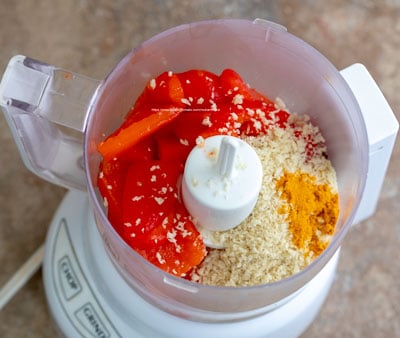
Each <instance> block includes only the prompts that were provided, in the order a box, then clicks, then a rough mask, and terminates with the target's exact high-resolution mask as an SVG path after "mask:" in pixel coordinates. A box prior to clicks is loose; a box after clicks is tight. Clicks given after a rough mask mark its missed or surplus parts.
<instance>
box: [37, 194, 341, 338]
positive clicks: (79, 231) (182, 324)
mask: <svg viewBox="0 0 400 338" xmlns="http://www.w3.org/2000/svg"><path fill="white" fill-rule="evenodd" d="M338 258H339V251H338V252H336V254H335V255H334V256H333V257H332V259H331V260H330V261H329V263H328V264H327V265H326V266H325V267H324V268H323V269H322V270H321V271H320V272H319V273H318V274H317V275H316V276H315V277H314V278H313V279H312V280H311V281H310V282H309V283H308V284H306V285H305V286H304V287H303V288H302V289H301V290H300V291H298V292H297V293H296V294H295V295H293V296H292V297H291V298H290V300H288V301H287V302H286V303H284V304H283V305H281V304H279V305H277V307H276V308H275V309H273V310H271V311H269V312H267V313H264V314H262V315H259V316H255V317H253V318H250V319H245V320H240V321H235V322H223V323H205V322H196V321H191V320H188V319H184V318H180V317H176V316H173V315H171V314H169V313H166V312H164V311H162V310H160V309H158V308H157V307H155V306H153V305H151V304H149V303H148V302H146V301H145V300H144V299H143V298H141V297H140V296H139V295H138V294H137V293H136V292H135V290H133V289H132V288H131V287H130V286H129V285H128V284H127V283H126V282H125V280H124V279H123V278H122V276H121V275H120V274H119V273H118V271H117V270H116V268H115V267H114V265H113V263H112V262H111V260H110V258H109V257H108V254H107V252H106V250H105V248H104V243H103V241H102V239H101V237H100V234H99V232H98V230H97V227H96V224H95V222H94V218H93V214H92V211H91V208H90V206H89V202H88V198H87V194H86V193H84V192H79V191H69V192H68V193H67V195H66V196H65V198H64V200H63V202H62V203H61V205H60V207H59V209H58V211H57V213H56V214H55V216H54V219H53V221H52V223H51V225H50V229H49V232H48V235H47V240H46V248H45V258H44V263H43V275H44V285H45V291H46V296H47V301H48V303H49V306H50V311H51V313H52V316H53V318H54V320H55V322H56V324H57V326H58V328H59V330H60V333H61V334H62V335H63V336H66V337H79V336H82V337H88V336H90V337H131V338H134V337H192V338H196V337H199V338H200V337H208V338H213V337H222V336H224V337H231V338H235V337H238V338H239V337H240V338H243V337H252V338H256V337H279V338H282V337H298V336H299V335H301V333H302V332H304V331H305V330H306V328H307V327H308V326H309V325H310V324H311V322H312V321H313V320H314V318H315V316H316V315H317V313H318V311H319V309H320V307H321V305H322V303H323V302H324V300H325V298H326V296H327V294H328V292H329V289H330V286H331V284H332V281H333V278H334V275H335V271H336V266H337V262H338Z"/></svg>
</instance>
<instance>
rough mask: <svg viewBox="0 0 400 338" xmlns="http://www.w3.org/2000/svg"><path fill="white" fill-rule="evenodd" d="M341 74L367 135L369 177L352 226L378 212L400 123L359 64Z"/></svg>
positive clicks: (372, 80) (369, 75) (367, 73)
mask: <svg viewBox="0 0 400 338" xmlns="http://www.w3.org/2000/svg"><path fill="white" fill-rule="evenodd" d="M340 73H341V74H342V76H343V77H344V79H345V80H346V82H347V84H348V85H349V87H350V89H351V90H352V92H353V94H354V96H355V98H356V100H357V102H358V105H359V106H360V109H361V113H362V115H363V117H364V122H365V126H366V128H367V134H368V143H369V165H368V176H367V181H366V183H365V188H364V193H363V195H362V198H361V201H360V204H359V206H358V209H357V213H356V215H355V218H354V221H353V224H357V223H359V222H361V221H363V220H365V219H367V218H368V217H370V216H371V215H372V214H373V213H374V212H375V210H376V206H377V204H378V200H379V194H380V191H381V189H382V185H383V180H384V178H385V175H386V171H387V167H388V165H389V160H390V156H391V154H392V151H393V146H394V142H395V140H396V136H397V132H398V130H399V122H398V121H397V120H396V117H395V115H394V113H393V111H392V109H391V108H390V106H389V104H388V102H387V101H386V99H385V97H384V95H383V94H382V92H381V90H380V89H379V87H378V85H377V84H376V82H375V81H374V79H373V78H372V76H371V74H370V73H369V72H368V70H367V69H366V68H365V66H363V65H362V64H359V63H357V64H354V65H351V66H349V67H347V68H345V69H343V70H342V71H341V72H340Z"/></svg>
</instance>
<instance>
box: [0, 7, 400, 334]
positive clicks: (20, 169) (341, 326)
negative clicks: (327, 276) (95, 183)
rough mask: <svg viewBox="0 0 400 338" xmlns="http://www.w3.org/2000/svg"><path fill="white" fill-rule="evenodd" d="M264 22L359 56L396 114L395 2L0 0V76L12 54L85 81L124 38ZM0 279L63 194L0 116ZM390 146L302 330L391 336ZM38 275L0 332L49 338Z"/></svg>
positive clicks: (120, 49) (132, 41)
mask: <svg viewBox="0 0 400 338" xmlns="http://www.w3.org/2000/svg"><path fill="white" fill-rule="evenodd" d="M233 17H234V18H249V19H253V18H256V17H260V18H267V19H273V20H275V21H277V22H279V23H281V24H283V25H284V26H286V27H287V28H288V30H289V31H290V32H292V33H294V34H296V35H298V36H300V37H301V38H303V39H304V40H306V41H307V42H309V43H310V44H312V45H313V46H314V47H316V48H317V49H319V50H320V51H321V52H322V53H323V54H325V55H326V56H327V57H328V58H329V59H330V60H331V61H332V62H333V63H334V64H335V65H336V66H337V68H338V69H342V68H344V67H346V66H348V65H350V64H352V63H355V62H361V63H363V64H365V65H366V66H367V68H368V69H369V70H370V72H371V73H372V75H373V76H374V78H375V79H376V81H377V82H378V84H379V86H380V87H381V89H382V91H383V92H384V94H385V95H386V97H387V99H388V101H389V103H390V104H391V106H392V108H393V110H394V111H395V113H396V115H397V118H398V119H399V118H400V95H399V93H400V3H399V1H395V0H385V1H384V0H382V1H371V0H352V1H345V0H332V1H329V2H328V1H312V0H309V1H300V0H299V1H290V0H282V1H244V0H243V1H235V2H234V1H227V0H225V1H224V0H199V1H170V0H168V1H156V0H151V1H150V0H149V1H139V0H137V1H129V0H120V1H111V0H99V1H94V0H68V1H64V0H37V1H36V0H25V1H18V0H17V1H14V0H2V2H1V6H0V46H1V48H0V73H2V72H3V70H4V68H5V66H6V64H7V62H8V60H9V58H10V57H12V56H13V55H15V54H24V55H28V56H31V57H33V58H36V59H39V60H43V61H45V62H47V63H50V64H55V65H58V66H61V67H63V68H66V69H70V70H73V71H76V72H79V73H82V74H86V75H88V76H91V77H94V78H99V79H100V78H102V77H104V76H105V75H106V74H107V73H108V71H109V70H110V69H111V67H112V66H113V65H114V64H115V63H116V62H117V61H118V60H119V59H120V58H121V57H122V56H123V55H124V54H126V53H127V51H128V50H130V49H131V48H132V47H134V46H135V45H137V44H139V43H140V42H141V41H143V40H145V39H147V38H149V37H151V36H152V35H154V34H156V33H158V32H160V31H162V30H165V29H166V28H169V27H172V26H175V25H177V24H180V23H185V22H189V21H196V20H201V19H208V18H233ZM0 163H1V165H0V266H1V268H0V285H3V284H4V283H5V282H6V281H7V280H8V278H9V277H11V275H12V274H13V272H14V271H15V270H16V269H17V268H18V267H19V266H20V265H21V264H22V263H23V262H24V261H25V260H26V259H27V258H28V257H29V256H30V255H31V254H32V253H33V251H34V250H35V248H36V247H38V246H39V244H40V243H41V242H42V241H43V240H44V237H45V234H46V229H47V226H48V224H49V222H50V220H51V218H52V215H53V213H54V212H55V210H56V208H57V205H58V204H59V202H60V200H61V198H62V196H63V195H64V193H65V191H64V190H63V189H61V188H58V187H55V186H52V185H50V184H48V183H46V182H44V181H42V180H40V179H39V178H37V177H35V176H33V175H32V174H31V173H29V172H28V171H27V170H26V169H25V167H24V166H23V164H22V161H21V160H20V158H19V155H18V153H17V149H16V146H15V144H14V142H13V140H12V137H11V134H10V132H9V130H8V127H7V126H6V123H5V120H4V118H3V116H2V115H0ZM399 170H400V147H399V144H398V142H397V144H396V146H395V149H394V154H393V157H392V161H391V164H390V166H389V170H388V174H387V177H386V180H385V182H384V187H383V190H382V193H381V196H380V201H379V206H378V210H377V212H376V214H375V215H374V216H373V217H371V218H370V219H368V220H367V221H365V222H363V223H362V224H360V225H358V226H356V227H355V228H353V229H352V231H351V232H350V233H349V234H348V236H347V237H346V239H345V241H344V243H343V249H342V255H341V259H340V264H339V268H338V273H337V276H336V278H335V281H334V285H333V288H332V290H331V293H330V295H329V297H328V299H327V301H326V303H325V305H324V306H323V309H322V311H321V312H320V314H319V316H318V318H317V319H316V321H315V322H314V323H313V324H312V326H311V327H310V328H309V329H308V330H307V331H306V332H305V333H304V335H303V336H304V337H374V338H375V337H388V338H389V337H390V338H391V337H400V288H399V280H400V263H399V257H400V222H399V219H400V208H399V201H400V195H399V190H400V176H399ZM51 323H52V321H51V318H50V314H49V312H48V309H47V305H46V301H45V297H44V291H43V286H42V278H41V275H40V273H36V274H35V276H34V277H33V278H32V279H31V280H30V281H29V283H28V284H27V285H26V286H25V287H24V288H23V289H22V290H21V291H20V292H19V293H18V294H17V295H16V296H15V297H14V298H13V299H12V300H11V301H10V302H9V303H8V304H7V306H6V307H5V308H4V309H3V310H2V311H1V312H0V337H10V338H11V337H12V338H15V337H54V336H55V334H56V331H55V330H54V328H53V327H52V324H51Z"/></svg>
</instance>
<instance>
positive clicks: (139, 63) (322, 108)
mask: <svg viewBox="0 0 400 338" xmlns="http://www.w3.org/2000/svg"><path fill="white" fill-rule="evenodd" d="M194 68H196V69H206V70H209V71H212V72H216V73H220V72H221V71H222V70H223V69H225V68H232V69H234V70H236V71H237V72H238V73H239V74H241V76H242V77H243V78H244V79H245V81H246V82H248V83H250V84H251V86H252V87H254V88H257V90H259V91H260V92H263V93H265V94H267V95H268V96H269V97H271V98H275V97H280V98H281V99H283V100H284V102H285V103H286V105H287V107H288V109H289V110H290V111H292V112H296V113H299V114H302V113H306V114H308V115H310V117H311V119H312V121H313V122H314V123H315V124H316V125H318V126H319V127H320V129H321V131H322V133H323V135H324V137H325V139H326V142H327V146H328V152H329V153H328V155H329V158H330V159H331V161H332V163H333V165H334V167H335V169H336V172H337V177H338V186H339V197H340V215H339V220H338V223H337V228H336V232H335V235H334V237H333V240H332V242H331V244H330V245H329V247H328V248H327V249H326V250H325V251H324V252H323V253H322V254H321V255H320V256H319V257H318V258H317V259H316V260H315V261H314V262H313V263H312V264H311V265H309V266H308V267H307V268H305V269H304V270H302V271H301V272H299V273H297V274H295V275H293V276H291V277H289V278H286V279H284V280H281V281H278V282H275V283H270V284H265V285H259V286H253V287H214V286H206V285H201V284H196V283H192V282H190V281H187V280H184V279H180V278H177V277H174V276H172V275H170V274H167V273H165V272H163V271H162V270H160V269H158V268H157V267H155V266H153V265H152V264H150V263H149V262H147V261H146V260H145V259H143V258H142V257H141V256H140V255H139V254H137V253H136V252H135V251H134V250H132V249H131V248H130V247H129V246H128V245H127V244H126V243H125V242H124V241H123V240H122V239H121V238H120V236H119V235H118V234H117V233H116V231H115V230H114V228H113V227H112V225H111V224H110V223H109V221H108V219H107V217H106V213H105V210H104V206H103V202H102V198H101V196H100V194H99V192H98V189H97V187H96V177H97V174H98V168H99V163H100V160H101V157H100V155H99V154H98V153H97V151H96V145H97V144H98V143H99V142H100V141H102V140H103V139H104V135H108V134H110V133H111V132H112V131H114V130H115V129H116V128H117V127H118V126H119V125H120V124H121V122H122V121H123V118H124V116H125V114H126V113H127V111H128V110H129V108H130V107H131V106H132V104H133V103H134V102H135V100H136V98H137V96H138V95H139V93H140V92H141V91H142V90H143V88H144V86H145V84H146V82H147V81H148V80H150V79H151V78H153V77H155V76H157V75H158V74H160V73H162V72H164V71H166V70H171V71H173V72H182V71H186V70H188V69H194ZM367 149H368V140H367V134H366V130H365V126H364V122H363V118H362V115H361V112H360V109H359V107H358V104H357V102H356V100H355V98H354V96H353V94H352V92H351V90H350V89H349V88H348V86H347V84H346V83H345V81H344V79H343V78H342V77H341V75H340V73H339V72H338V71H337V69H336V68H335V67H334V66H333V65H332V64H331V63H330V62H329V61H328V60H327V59H326V58H325V57H324V56H323V55H322V54H320V53H319V52H318V51H317V50H315V49H314V48H313V47H311V46H310V45H308V44H307V43H305V42H304V41H302V40H301V39H299V38H297V37H295V36H293V35H292V34H289V33H288V32H286V30H285V29H283V28H282V27H281V26H279V25H276V24H273V23H270V22H266V21H262V20H256V21H254V22H253V21H248V20H213V21H203V22H196V23H191V24H187V25H182V26H179V27H175V28H172V29H170V30H168V31H166V32H163V33H161V34H158V35H157V36H155V37H153V38H151V39H150V40H148V41H146V42H145V43H143V44H142V45H140V46H139V47H138V48H136V49H134V50H133V51H131V52H130V53H129V54H128V55H127V56H126V57H125V58H124V59H123V60H122V61H121V62H120V63H119V64H118V65H117V66H116V67H115V68H114V70H113V71H112V72H111V73H110V74H109V76H108V77H107V78H106V79H105V80H104V81H103V82H102V84H101V86H100V87H99V89H98V91H97V93H96V95H95V97H94V98H93V100H92V106H91V111H90V114H89V118H88V125H87V130H86V133H85V166H86V175H87V179H88V189H89V196H90V200H91V203H92V206H93V210H94V214H95V218H96V223H97V226H98V229H99V231H100V233H101V236H102V238H103V239H104V242H105V245H106V248H107V250H108V252H109V254H110V257H111V258H112V261H113V262H114V263H115V265H116V267H117V268H118V270H119V271H120V272H121V274H122V275H123V276H124V278H125V279H126V281H127V282H128V283H129V284H130V285H131V286H132V287H133V288H134V289H135V290H136V291H137V292H138V293H139V294H141V295H142V296H143V297H144V299H146V300H148V301H149V302H151V303H152V304H154V305H155V306H157V307H158V308H161V309H163V310H165V311H167V312H169V313H172V314H174V315H178V316H181V317H183V318H188V319H191V320H199V321H207V322H218V321H232V320H240V319H243V318H248V317H251V316H255V315H258V314H261V313H265V312H267V311H269V310H271V309H273V308H275V307H277V306H280V304H283V303H284V302H285V301H286V300H288V299H290V297H291V296H293V295H294V294H295V293H296V292H297V291H298V290H300V289H301V288H302V287H303V286H304V285H306V284H307V282H308V281H310V280H311V279H312V278H313V277H314V276H315V275H316V274H317V273H318V272H319V271H320V270H321V268H322V267H323V266H324V265H325V264H326V263H327V262H328V261H329V259H330V258H331V257H332V255H333V254H334V253H335V252H336V250H337V249H338V248H339V246H340V243H341V241H342V240H343V237H344V236H345V234H346V232H347V230H348V229H349V227H350V225H351V224H352V220H353V217H354V214H355V211H356V208H357V205H358V203H359V201H360V197H361V194H362V191H363V187H364V183H365V179H366V172H367V165H368V156H367V155H368V154H367V151H368V150H367Z"/></svg>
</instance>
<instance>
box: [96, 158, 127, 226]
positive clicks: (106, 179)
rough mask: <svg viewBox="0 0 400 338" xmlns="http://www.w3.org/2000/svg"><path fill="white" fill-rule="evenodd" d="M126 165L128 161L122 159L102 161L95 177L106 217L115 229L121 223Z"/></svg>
mask: <svg viewBox="0 0 400 338" xmlns="http://www.w3.org/2000/svg"><path fill="white" fill-rule="evenodd" d="M128 166H129V163H127V162H124V161H115V160H111V161H102V162H101V164H100V172H99V175H98V178H97V185H98V188H99V190H100V193H101V195H102V196H103V200H104V205H105V206H106V207H107V208H108V213H107V216H108V219H109V221H110V222H111V224H112V225H113V226H114V227H115V228H116V230H117V231H118V228H119V227H120V225H121V224H122V214H121V200H122V192H123V189H124V184H125V177H126V173H127V168H128Z"/></svg>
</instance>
